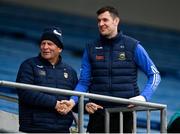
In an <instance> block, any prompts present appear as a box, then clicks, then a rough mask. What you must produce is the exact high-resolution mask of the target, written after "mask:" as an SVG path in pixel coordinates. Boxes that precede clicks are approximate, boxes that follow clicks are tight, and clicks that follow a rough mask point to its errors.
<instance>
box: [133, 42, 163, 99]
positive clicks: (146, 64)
mask: <svg viewBox="0 0 180 134" xmlns="http://www.w3.org/2000/svg"><path fill="white" fill-rule="evenodd" d="M135 62H136V64H137V65H138V66H139V68H140V69H141V70H142V71H143V72H144V73H145V74H146V76H147V78H148V80H147V83H146V85H145V86H144V89H143V90H142V92H141V95H142V96H144V97H145V99H146V100H147V101H149V100H150V99H151V96H152V94H153V93H154V91H155V90H156V88H157V86H158V85H159V83H160V81H161V77H160V74H159V71H158V70H157V68H156V66H155V65H154V63H153V61H152V60H151V59H150V57H149V55H148V54H147V52H146V51H145V49H144V48H143V47H142V46H141V45H140V44H138V45H137V48H136V50H135Z"/></svg>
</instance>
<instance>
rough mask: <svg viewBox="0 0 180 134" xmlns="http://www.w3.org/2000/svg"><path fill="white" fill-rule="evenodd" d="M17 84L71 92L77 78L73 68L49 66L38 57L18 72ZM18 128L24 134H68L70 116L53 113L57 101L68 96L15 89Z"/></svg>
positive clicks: (71, 117) (70, 122)
mask: <svg viewBox="0 0 180 134" xmlns="http://www.w3.org/2000/svg"><path fill="white" fill-rule="evenodd" d="M16 81H17V82H20V83H26V84H33V85H39V86H46V87H54V88H62V89H66V90H74V88H75V85H76V84H77V74H76V72H75V70H74V69H73V68H71V67H70V66H68V65H67V64H65V63H63V62H62V61H61V57H60V60H59V62H58V63H57V64H56V65H54V66H52V65H51V64H50V63H49V62H48V61H46V60H45V59H43V58H42V57H41V56H38V57H34V58H30V59H27V60H26V61H24V62H23V63H22V64H21V66H20V69H19V72H18V75H17V79H16ZM17 91H18V97H19V124H20V128H19V130H20V131H23V132H64V133H66V132H69V127H70V126H71V125H72V121H73V116H72V113H71V112H69V113H68V114H67V115H60V114H59V113H58V112H57V111H56V110H55V105H56V101H57V100H64V99H66V100H67V99H69V96H64V95H59V94H51V93H45V92H39V91H32V90H22V89H18V90H17Z"/></svg>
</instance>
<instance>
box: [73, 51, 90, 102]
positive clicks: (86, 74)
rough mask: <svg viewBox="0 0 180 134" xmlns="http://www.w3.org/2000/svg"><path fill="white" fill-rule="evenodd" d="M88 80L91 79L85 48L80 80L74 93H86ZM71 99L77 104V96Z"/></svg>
mask: <svg viewBox="0 0 180 134" xmlns="http://www.w3.org/2000/svg"><path fill="white" fill-rule="evenodd" d="M90 79H91V65H90V61H89V56H88V50H87V48H86V49H85V51H84V54H83V58H82V64H81V70H80V78H79V81H78V84H77V86H76V88H75V91H79V92H87V91H88V88H89V85H90ZM71 99H73V100H74V102H75V103H77V102H78V97H77V96H72V97H71Z"/></svg>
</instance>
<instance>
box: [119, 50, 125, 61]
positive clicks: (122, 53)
mask: <svg viewBox="0 0 180 134" xmlns="http://www.w3.org/2000/svg"><path fill="white" fill-rule="evenodd" d="M118 59H119V60H126V55H125V52H120V53H119V57H118Z"/></svg>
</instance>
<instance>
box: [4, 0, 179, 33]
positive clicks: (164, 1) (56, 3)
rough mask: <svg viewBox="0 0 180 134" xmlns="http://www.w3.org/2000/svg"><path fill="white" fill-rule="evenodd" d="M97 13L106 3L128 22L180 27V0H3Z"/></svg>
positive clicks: (52, 8)
mask: <svg viewBox="0 0 180 134" xmlns="http://www.w3.org/2000/svg"><path fill="white" fill-rule="evenodd" d="M3 1H6V2H11V3H17V4H22V5H26V6H33V7H38V8H43V9H47V10H55V11H60V12H67V13H71V14H76V15H77V14H78V15H82V16H89V17H95V11H96V10H97V9H98V8H100V7H101V6H104V5H113V6H115V7H116V8H118V10H119V12H120V15H121V19H122V21H124V22H128V23H134V24H143V25H150V26H156V27H160V28H167V29H174V30H180V17H179V12H180V8H179V5H180V1H179V0H3Z"/></svg>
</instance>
